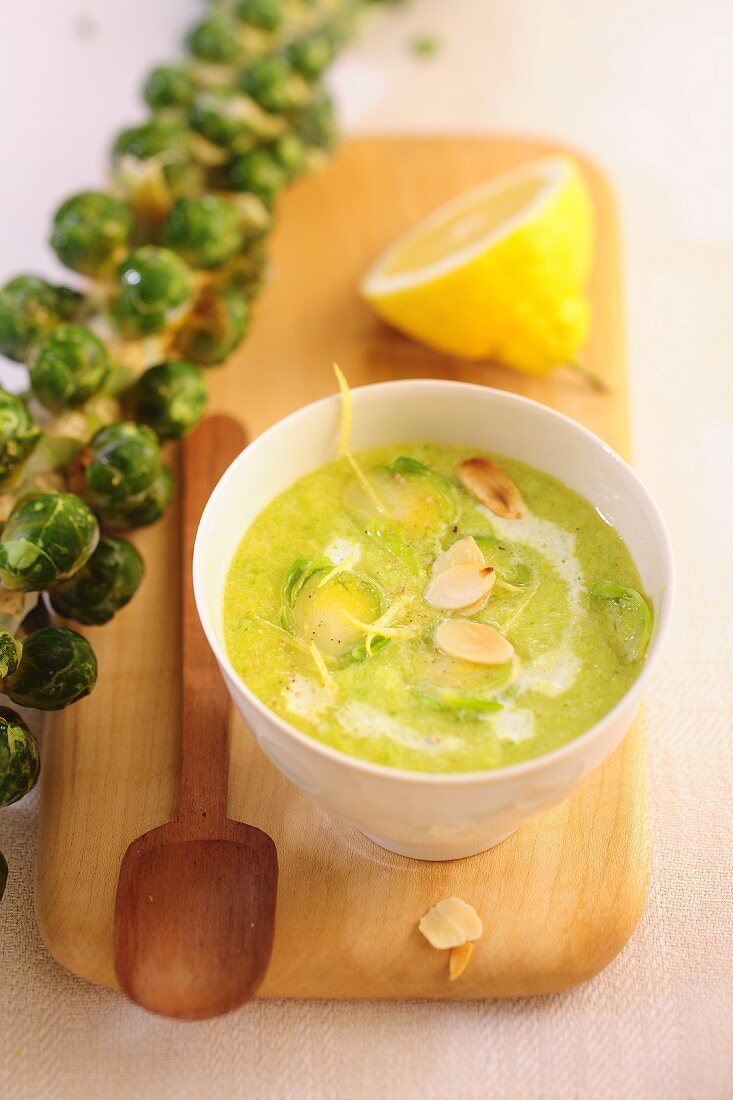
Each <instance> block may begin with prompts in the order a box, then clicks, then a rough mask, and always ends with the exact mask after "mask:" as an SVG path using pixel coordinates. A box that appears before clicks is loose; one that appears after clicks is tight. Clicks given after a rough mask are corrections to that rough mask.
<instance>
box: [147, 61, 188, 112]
mask: <svg viewBox="0 0 733 1100" xmlns="http://www.w3.org/2000/svg"><path fill="white" fill-rule="evenodd" d="M195 92H196V85H195V83H194V82H193V80H192V79H191V77H190V76H189V75H188V73H187V72H186V70H185V69H184V68H183V67H182V66H180V65H159V66H158V67H157V68H155V69H153V70H152V72H150V73H149V74H148V78H147V80H146V81H145V87H144V88H143V98H144V99H145V102H146V103H147V105H148V107H150V108H152V110H154V111H157V110H161V109H164V108H166V107H188V106H189V105H190V103H191V101H192V100H193V97H194V94H195Z"/></svg>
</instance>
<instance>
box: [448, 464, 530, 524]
mask: <svg viewBox="0 0 733 1100" xmlns="http://www.w3.org/2000/svg"><path fill="white" fill-rule="evenodd" d="M458 477H459V479H460V481H461V482H462V484H463V485H465V487H466V488H467V489H468V491H469V493H472V494H473V496H475V497H476V500H478V501H479V502H480V503H481V504H483V505H484V506H485V507H486V508H489V509H491V511H492V512H494V514H495V515H497V516H502V517H503V518H504V519H521V518H522V517H523V516H525V515H526V514H527V506H526V504H525V503H524V501H523V500H522V497H521V494H520V492H519V489H517V487H516V485H515V484H514V482H513V481H512V479H511V478H510V477H509V475H508V474H507V473H506V472H505V471H504V470H502V468H501V466H497V465H496V463H495V462H492V461H491V459H490V458H478V457H477V458H466V459H464V461H463V462H462V463H461V464H460V466H459V467H458Z"/></svg>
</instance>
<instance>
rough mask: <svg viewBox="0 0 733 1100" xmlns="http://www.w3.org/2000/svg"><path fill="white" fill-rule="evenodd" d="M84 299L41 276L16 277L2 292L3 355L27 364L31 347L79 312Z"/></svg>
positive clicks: (0, 335) (0, 326)
mask: <svg viewBox="0 0 733 1100" xmlns="http://www.w3.org/2000/svg"><path fill="white" fill-rule="evenodd" d="M81 301H82V296H81V294H77V292H76V291H75V290H69V289H68V288H67V287H63V286H52V285H51V283H47V282H46V280H45V279H41V278H39V277H38V276H37V275H16V277H15V278H14V279H11V280H10V281H9V282H7V283H6V284H5V286H4V287H2V289H0V353H1V354H3V355H7V356H8V358H9V359H15V360H16V362H18V363H22V362H25V360H26V358H27V356H28V353H29V352H30V349H31V347H32V346H33V345H34V344H35V343H37V341H38V340H41V339H43V337H44V336H47V335H48V333H49V332H51V331H52V330H53V329H54V328H55V327H56V325H57V324H58V323H59V321H66V320H69V319H70V318H71V317H73V316H74V315H75V314H76V313H77V312H78V310H79V306H80V305H81Z"/></svg>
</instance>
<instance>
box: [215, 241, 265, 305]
mask: <svg viewBox="0 0 733 1100" xmlns="http://www.w3.org/2000/svg"><path fill="white" fill-rule="evenodd" d="M266 279H267V253H266V251H265V247H264V242H262V241H253V243H252V244H251V245H250V246H249V248H247V249H245V250H244V252H240V253H239V255H238V256H235V257H234V258H233V259H232V260H230V261H229V262H228V263H227V264H224V266H223V267H222V268H221V270H220V271H219V274H218V277H217V286H218V287H219V288H220V289H221V290H231V291H233V292H234V293H235V294H238V295H239V296H240V297H243V298H245V299H246V300H247V301H251V300H252V299H253V298H256V297H257V295H258V294H260V292H261V291H262V290H263V288H264V286H265V282H266Z"/></svg>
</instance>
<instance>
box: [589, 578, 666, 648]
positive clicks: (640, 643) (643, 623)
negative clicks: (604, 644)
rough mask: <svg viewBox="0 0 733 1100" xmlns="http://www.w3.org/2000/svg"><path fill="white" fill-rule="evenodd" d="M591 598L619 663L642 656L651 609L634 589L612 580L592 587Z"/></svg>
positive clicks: (650, 622) (649, 636)
mask: <svg viewBox="0 0 733 1100" xmlns="http://www.w3.org/2000/svg"><path fill="white" fill-rule="evenodd" d="M590 594H591V598H592V600H593V601H594V603H595V606H596V609H597V610H598V612H599V613H600V614H601V615H602V616H603V620H604V623H605V626H606V631H607V638H608V644H609V645H610V646H611V648H612V649H613V651H614V653H615V654H616V656H617V657H618V659H619V661H620V662H621V664H622V665H631V664H633V663H634V661H640V660H641V659H642V657H643V656H644V655H645V653H646V650H647V646H648V645H649V639H650V638H651V634H652V622H653V619H652V612H651V608H650V607H649V605H648V603H647V602H646V600H645V599H644V597H643V596H642V595H640V593H639V592H637V591H636V589H634V588H626V587H625V586H624V585H621V584H616V583H615V582H614V581H598V582H597V583H596V584H594V585H592V586H591V589H590Z"/></svg>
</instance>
